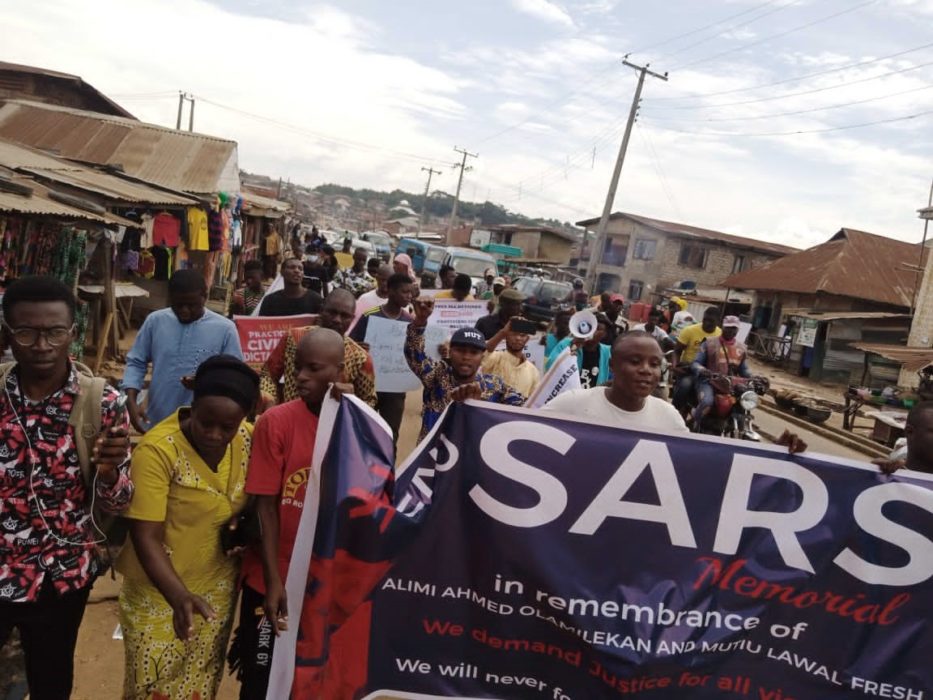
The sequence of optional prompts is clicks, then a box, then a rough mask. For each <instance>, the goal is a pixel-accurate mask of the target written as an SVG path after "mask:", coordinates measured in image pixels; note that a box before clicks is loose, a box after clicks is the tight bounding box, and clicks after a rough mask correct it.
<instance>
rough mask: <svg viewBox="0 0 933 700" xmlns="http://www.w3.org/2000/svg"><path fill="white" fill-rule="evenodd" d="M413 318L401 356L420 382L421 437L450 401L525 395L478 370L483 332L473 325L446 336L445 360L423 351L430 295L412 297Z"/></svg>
mask: <svg viewBox="0 0 933 700" xmlns="http://www.w3.org/2000/svg"><path fill="white" fill-rule="evenodd" d="M414 305H415V320H414V321H412V322H411V323H410V324H408V336H407V338H406V341H405V359H406V360H407V361H408V366H409V367H410V368H411V371H412V372H414V373H415V374H416V375H417V376H418V378H419V379H420V380H421V384H422V385H423V386H424V408H423V409H422V412H421V434H420V435H419V436H418V440H419V441H421V440H423V439H424V437H425V435H427V434H428V431H430V430H431V428H432V427H434V424H435V423H436V422H437V419H438V418H440V416H441V414H442V413H443V412H444V409H445V408H447V404H449V403H450V402H451V401H465V400H466V399H479V400H480V401H491V402H493V403H504V404H508V405H510V406H521V405H522V404H524V403H525V397H524V396H523V395H522V394H520V393H519V392H518V391H516V390H515V389H514V388H512V387H511V386H509V385H508V384H506V383H505V382H504V381H502V378H501V377H498V376H496V375H494V374H487V373H485V372H481V371H479V370H480V365H481V364H482V362H483V356H484V355H485V354H486V336H485V335H483V333H482V332H481V331H479V330H477V329H476V328H460V329H459V330H457V331H454V334H453V336H452V337H451V339H450V352H449V357H448V358H447V359H446V360H441V361H437V360H432V359H431V358H430V357H428V356H427V354H426V353H425V351H424V329H425V327H426V326H427V325H428V319H429V318H430V316H431V313H432V312H433V311H434V299H433V298H432V297H419V298H418V299H415V302H414Z"/></svg>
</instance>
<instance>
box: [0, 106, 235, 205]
mask: <svg viewBox="0 0 933 700" xmlns="http://www.w3.org/2000/svg"><path fill="white" fill-rule="evenodd" d="M0 137H3V138H8V139H10V140H13V141H16V142H18V143H23V144H26V145H29V146H34V147H36V148H41V149H44V150H47V151H52V152H54V153H56V154H58V155H61V156H62V157H65V158H72V159H74V160H79V161H84V162H88V163H97V164H100V165H114V166H120V167H122V168H123V170H124V171H125V172H126V173H128V174H130V175H133V176H134V177H138V178H140V179H142V180H146V181H147V182H152V183H155V184H158V185H161V186H163V187H168V188H170V189H174V190H181V191H183V192H193V193H201V194H207V193H212V192H218V191H222V190H226V191H231V192H235V191H238V190H239V172H238V169H237V162H236V158H237V145H236V142H235V141H228V140H226V139H219V138H215V137H213V136H206V135H204V134H197V133H189V132H187V131H176V130H175V129H167V128H165V127H161V126H157V125H154V124H145V123H143V122H139V121H136V120H133V119H123V118H121V117H112V116H109V115H105V114H98V113H96V112H84V111H81V110H78V109H68V108H65V107H57V106H53V105H47V104H41V103H38V102H28V101H25V100H10V101H8V102H6V103H5V104H4V105H3V107H2V108H0Z"/></svg>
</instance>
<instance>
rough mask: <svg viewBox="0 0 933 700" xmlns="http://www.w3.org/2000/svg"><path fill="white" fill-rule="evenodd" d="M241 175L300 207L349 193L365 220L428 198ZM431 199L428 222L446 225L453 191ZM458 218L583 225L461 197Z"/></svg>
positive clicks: (354, 211)
mask: <svg viewBox="0 0 933 700" xmlns="http://www.w3.org/2000/svg"><path fill="white" fill-rule="evenodd" d="M240 177H241V179H242V180H243V183H244V184H245V185H248V186H251V187H258V188H261V189H263V190H266V191H268V192H270V193H274V192H279V196H280V197H281V198H282V199H285V200H288V201H291V202H292V203H293V204H296V210H299V208H298V206H297V204H298V201H299V200H302V199H304V197H310V198H311V200H309V202H313V200H315V199H316V198H319V197H329V198H332V197H339V196H342V197H345V198H346V199H347V200H349V202H350V203H351V211H350V212H348V214H349V216H350V217H351V218H353V217H356V218H358V219H360V220H361V221H368V220H371V219H372V214H373V212H378V213H379V214H380V218H382V219H383V220H391V219H393V218H396V216H395V214H398V215H400V216H404V215H405V213H406V212H404V206H402V210H400V211H394V210H398V209H399V207H400V205H401V204H402V202H407V204H408V209H410V210H413V211H414V212H416V213H417V215H420V214H421V211H422V206H423V204H424V200H425V197H424V195H423V194H421V193H417V192H405V191H404V190H392V191H391V192H380V191H377V190H371V189H366V188H364V189H355V188H353V187H347V186H346V185H338V184H335V183H326V184H323V185H318V186H317V187H315V188H310V187H307V186H303V185H299V184H297V183H294V182H281V183H280V181H279V180H278V179H273V178H271V177H269V176H268V175H262V174H258V173H249V172H246V171H245V170H243V171H240ZM318 201H319V200H318ZM427 201H428V225H429V226H430V225H433V226H435V227H438V226H443V225H446V223H447V219H448V218H449V217H450V211H451V209H452V208H453V204H454V198H453V195H452V194H449V193H448V192H444V191H443V190H434V191H433V192H431V194H430V195H429V196H428V198H427ZM409 214H410V212H409ZM457 218H458V219H459V220H460V221H461V222H463V223H474V222H475V223H478V224H480V225H483V226H495V225H497V224H523V225H527V226H537V225H540V226H551V227H553V228H560V229H565V230H567V231H570V232H573V233H576V234H579V233H580V229H579V228H577V227H575V226H574V225H573V224H572V223H570V222H569V221H558V220H557V219H548V218H532V217H528V216H525V215H524V214H519V213H518V212H514V211H509V210H508V209H506V208H505V207H503V206H502V205H500V204H496V203H495V202H489V201H486V202H465V201H462V200H461V202H460V205H459V206H458V208H457Z"/></svg>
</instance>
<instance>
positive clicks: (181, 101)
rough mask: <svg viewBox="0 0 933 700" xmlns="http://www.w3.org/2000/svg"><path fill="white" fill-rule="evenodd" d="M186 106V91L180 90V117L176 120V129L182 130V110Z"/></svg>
mask: <svg viewBox="0 0 933 700" xmlns="http://www.w3.org/2000/svg"><path fill="white" fill-rule="evenodd" d="M184 106H185V93H183V92H182V91H181V90H179V91H178V119H176V120H175V129H176V130H177V131H181V110H182V108H183V107H184Z"/></svg>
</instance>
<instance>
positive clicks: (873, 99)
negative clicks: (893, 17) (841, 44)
mask: <svg viewBox="0 0 933 700" xmlns="http://www.w3.org/2000/svg"><path fill="white" fill-rule="evenodd" d="M931 89H933V85H921V86H920V87H915V88H910V89H909V90H901V91H900V92H892V93H890V94H887V95H879V96H878V97H869V98H868V99H865V100H853V101H851V102H843V103H842V104H836V105H827V106H826V107H813V108H811V109H798V110H795V111H793V112H776V113H771V114H756V115H753V116H745V117H711V118H709V119H665V118H663V117H661V118H659V117H654V116H652V115H648V116H649V118H650V119H652V121H660V122H673V123H680V124H687V123H689V124H701V123H706V122H736V121H752V120H758V119H776V118H778V117H792V116H796V115H798V114H812V113H814V112H828V111H829V110H831V109H842V108H844V107H853V106H855V105H864V104H868V103H869V102H878V101H879V100H887V99H889V98H891V97H900V96H901V95H909V94H911V93H914V92H921V91H923V90H931Z"/></svg>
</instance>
